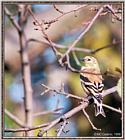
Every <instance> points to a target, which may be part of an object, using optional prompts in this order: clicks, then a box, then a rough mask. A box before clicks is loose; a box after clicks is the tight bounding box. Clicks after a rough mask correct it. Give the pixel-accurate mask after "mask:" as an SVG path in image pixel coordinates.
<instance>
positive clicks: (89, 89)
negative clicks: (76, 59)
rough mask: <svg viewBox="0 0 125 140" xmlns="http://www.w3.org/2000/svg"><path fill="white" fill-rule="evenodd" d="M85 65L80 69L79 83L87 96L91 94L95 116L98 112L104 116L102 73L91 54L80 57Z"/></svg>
mask: <svg viewBox="0 0 125 140" xmlns="http://www.w3.org/2000/svg"><path fill="white" fill-rule="evenodd" d="M81 61H83V62H84V64H85V66H82V67H81V70H80V81H81V85H82V87H83V89H84V91H85V93H86V94H87V95H88V96H91V97H92V98H93V100H94V104H95V116H98V115H99V114H101V115H103V116H104V117H106V115H105V112H104V110H103V108H102V95H101V94H102V91H103V88H104V84H103V83H102V80H103V78H102V75H101V74H100V68H99V65H98V62H97V60H96V59H95V58H94V57H92V56H86V57H85V58H83V59H81Z"/></svg>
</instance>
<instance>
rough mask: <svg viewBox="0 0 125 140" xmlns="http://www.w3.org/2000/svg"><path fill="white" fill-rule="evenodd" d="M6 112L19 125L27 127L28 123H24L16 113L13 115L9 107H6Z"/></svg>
mask: <svg viewBox="0 0 125 140" xmlns="http://www.w3.org/2000/svg"><path fill="white" fill-rule="evenodd" d="M5 114H6V115H7V116H8V117H9V118H10V119H12V120H13V121H14V122H15V123H16V124H17V125H19V126H21V127H26V125H24V123H23V122H22V121H21V120H20V119H18V117H16V116H15V115H13V114H12V113H11V112H9V111H8V110H7V109H5Z"/></svg>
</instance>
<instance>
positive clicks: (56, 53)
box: [28, 8, 62, 56]
mask: <svg viewBox="0 0 125 140" xmlns="http://www.w3.org/2000/svg"><path fill="white" fill-rule="evenodd" d="M28 11H29V13H30V15H31V16H32V17H33V19H34V21H35V24H37V25H38V26H39V27H40V28H41V31H42V33H43V37H44V38H45V39H46V40H47V41H48V42H49V43H50V46H51V48H52V50H53V52H54V53H55V55H56V56H61V55H62V54H61V53H60V52H59V51H58V50H57V49H56V48H55V47H54V45H53V43H52V41H51V39H50V38H49V37H48V35H47V33H46V32H45V30H44V28H43V24H44V23H43V22H42V24H40V23H39V21H38V20H37V19H36V17H35V15H34V13H33V12H32V10H31V9H30V8H28Z"/></svg>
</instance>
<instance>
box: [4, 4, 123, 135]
mask: <svg viewBox="0 0 125 140" xmlns="http://www.w3.org/2000/svg"><path fill="white" fill-rule="evenodd" d="M80 5H81V4H57V5H56V6H57V7H58V8H59V9H61V10H62V11H64V12H68V11H71V10H73V9H75V8H77V7H78V6H80ZM101 5H103V4H98V3H96V4H92V3H90V4H89V3H87V6H86V7H84V8H82V9H80V10H79V11H76V12H72V13H70V14H67V15H65V16H63V17H62V18H60V19H59V20H58V21H57V22H55V23H53V24H52V25H51V26H50V27H49V28H48V29H47V30H46V32H47V34H48V36H49V37H50V38H51V40H52V41H53V42H55V43H58V44H61V45H65V46H69V45H71V44H72V42H73V41H74V40H75V39H76V38H77V37H78V36H79V34H80V33H81V32H82V31H83V29H85V28H86V25H87V23H88V22H89V21H91V19H92V18H93V17H94V16H95V14H96V13H97V11H96V10H92V9H94V8H95V9H96V8H99V7H100V6H101ZM111 5H112V7H113V8H114V9H115V10H119V11H120V10H122V4H121V3H114V4H113V3H111ZM4 7H7V8H8V9H9V10H10V11H11V13H12V14H13V16H14V18H15V20H18V4H4ZM31 8H32V10H33V12H34V14H35V16H36V17H37V19H38V20H39V21H42V20H45V21H49V20H51V19H54V18H56V17H58V16H59V15H60V13H59V12H58V11H56V10H55V9H54V7H53V5H52V4H31ZM118 14H119V13H118ZM119 15H120V14H119ZM3 18H4V21H3V22H4V46H3V48H4V93H3V94H4V101H3V102H4V107H5V108H6V109H8V110H9V111H10V112H11V113H13V114H14V115H15V116H17V117H18V118H19V119H20V120H22V121H24V119H25V118H24V113H25V112H24V102H23V97H24V87H23V83H22V75H21V63H20V54H19V47H20V46H19V36H18V33H17V31H16V29H15V28H14V27H13V25H12V23H11V21H10V20H9V19H8V17H7V16H6V15H5V14H4V17H3ZM34 28H35V27H34V25H33V18H32V17H31V16H30V15H28V16H27V21H26V23H25V24H24V32H25V35H26V38H27V40H28V39H30V38H32V39H37V40H41V41H42V39H43V37H42V35H41V32H40V31H37V30H34ZM121 40H122V22H120V21H118V20H116V19H114V18H113V16H112V14H111V13H108V14H105V15H102V16H99V17H98V18H97V20H96V21H95V23H94V24H93V26H92V27H91V28H90V30H89V31H88V32H87V33H86V35H85V36H84V37H83V38H82V39H81V40H80V42H79V43H78V44H77V46H76V47H78V48H86V49H91V50H94V49H98V48H101V47H104V46H106V45H109V44H112V43H115V42H120V43H118V44H116V45H111V46H110V47H108V48H106V49H102V50H101V51H98V52H96V53H95V54H90V53H85V52H80V51H77V52H75V56H76V57H77V58H81V57H84V56H86V55H92V56H94V57H96V58H97V59H98V61H99V64H100V68H101V72H102V73H104V72H105V71H107V70H108V71H110V72H111V73H112V74H113V75H115V76H111V75H110V76H107V75H106V76H104V77H103V78H104V85H105V90H106V89H108V88H111V87H113V86H116V85H117V83H118V80H119V79H120V74H119V73H118V72H117V71H116V68H118V69H120V70H122V42H121ZM26 47H27V52H28V56H29V60H30V66H31V81H32V88H33V112H34V113H37V112H42V111H49V110H53V109H55V108H56V107H57V106H58V107H61V108H63V109H61V110H59V111H58V112H57V113H55V114H51V113H50V114H45V115H39V116H36V117H34V119H33V126H36V125H40V124H42V123H46V122H50V121H52V120H54V119H56V118H58V117H59V116H60V115H63V114H64V113H66V112H68V111H69V110H71V109H72V108H74V107H76V106H78V105H79V102H78V100H75V99H71V98H66V97H65V96H63V95H55V94H54V93H52V92H50V93H47V94H45V95H43V96H41V95H40V94H41V93H42V92H43V91H44V90H45V89H44V88H43V87H42V86H41V85H40V84H45V85H48V86H49V87H51V88H54V89H60V87H61V84H62V83H64V85H65V86H64V88H65V91H66V92H68V93H71V94H73V95H78V96H83V95H84V91H83V89H82V87H81V84H80V80H79V74H76V73H73V72H70V71H66V69H65V68H62V67H60V66H59V64H58V62H57V58H56V56H55V55H54V53H53V51H52V49H51V48H50V47H49V45H47V44H45V43H39V42H29V43H28V46H26ZM59 50H60V51H61V52H64V51H65V50H66V49H59ZM70 62H71V65H72V66H73V67H74V68H76V69H79V68H80V65H83V64H80V65H78V64H77V63H76V61H75V57H74V54H72V53H70ZM119 88H121V86H120V87H119ZM120 92H121V91H120ZM120 92H115V93H113V94H111V95H108V96H106V97H105V98H104V103H105V104H108V105H110V106H112V107H115V108H117V109H119V108H120V109H121V105H122V104H121V93H120ZM86 110H87V113H88V114H89V116H90V119H91V120H92V122H93V123H94V125H95V126H96V127H97V128H101V129H102V131H101V133H102V134H101V136H105V135H104V133H105V134H106V137H107V136H108V137H110V136H111V137H113V136H115V137H116V136H121V135H122V121H121V115H120V114H119V113H116V112H113V111H111V110H109V109H106V108H104V110H105V113H106V116H107V117H106V118H104V117H102V116H98V117H95V116H94V107H93V104H92V105H90V106H89V107H88V108H87V109H86ZM68 121H69V124H68V125H67V126H66V128H65V129H66V130H69V131H68V133H66V134H65V133H62V134H61V136H64V137H93V136H98V131H97V132H96V131H94V130H92V128H91V125H90V124H89V122H88V120H87V119H86V117H85V116H84V115H83V113H82V112H79V113H77V114H76V115H75V116H73V117H71V118H70V119H69V120H68ZM4 127H5V128H19V126H17V125H16V124H15V122H14V121H12V120H11V119H10V118H9V117H8V116H7V115H6V114H4ZM59 127H60V125H57V126H56V127H54V128H52V129H50V131H49V132H48V136H56V132H55V131H56V129H58V128H59ZM38 132H39V129H37V130H34V131H33V135H34V136H37V133H38ZM116 133H117V134H118V135H116ZM4 135H5V136H9V137H12V136H16V137H19V136H22V135H23V134H22V132H18V133H11V132H6V133H4Z"/></svg>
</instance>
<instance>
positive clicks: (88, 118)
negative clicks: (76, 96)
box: [82, 109, 101, 131]
mask: <svg viewBox="0 0 125 140" xmlns="http://www.w3.org/2000/svg"><path fill="white" fill-rule="evenodd" d="M82 111H83V113H84V115H85V116H86V118H87V120H88V121H89V123H90V124H91V126H92V129H94V130H99V131H101V129H98V128H96V127H95V126H94V124H93V123H92V121H91V120H90V117H89V115H88V114H87V112H86V111H85V109H82Z"/></svg>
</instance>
